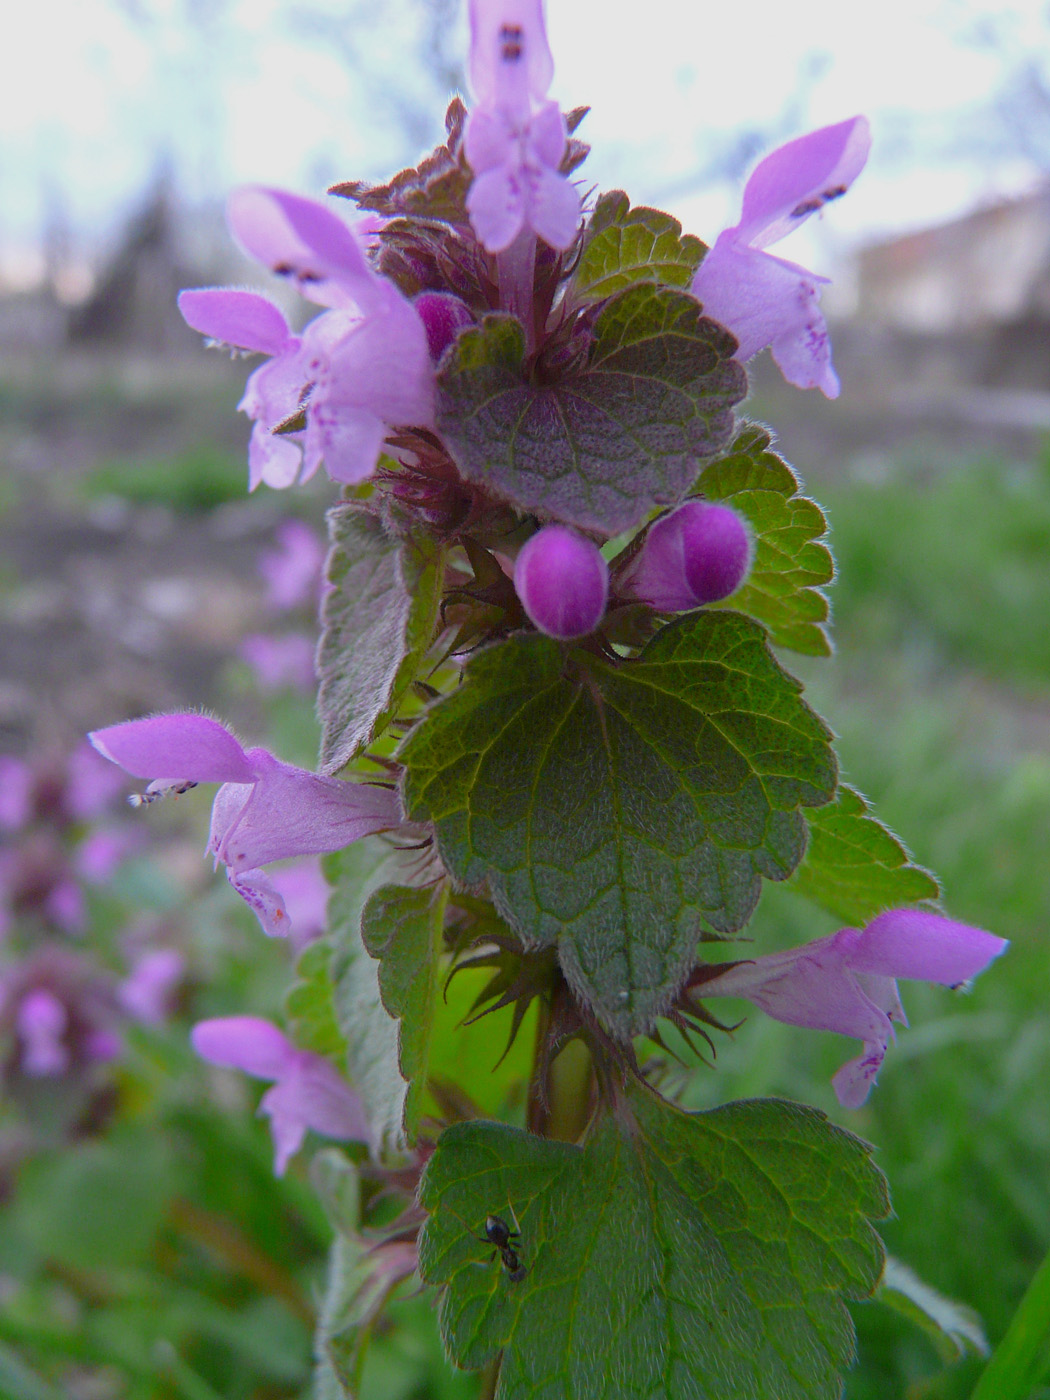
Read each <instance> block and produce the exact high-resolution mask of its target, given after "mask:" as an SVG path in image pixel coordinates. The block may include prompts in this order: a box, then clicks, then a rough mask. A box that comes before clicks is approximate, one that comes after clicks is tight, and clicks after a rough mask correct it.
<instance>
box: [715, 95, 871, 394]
mask: <svg viewBox="0 0 1050 1400" xmlns="http://www.w3.org/2000/svg"><path fill="white" fill-rule="evenodd" d="M870 146H871V133H870V131H869V128H868V121H867V118H866V117H851V118H850V120H849V121H844V122H838V123H837V124H836V125H835V126H825V127H821V129H820V130H819V131H811V132H810V133H809V135H808V136H800V137H799V138H798V139H797V140H795V141H789V142H788V143H787V145H786V146H781V147H780V148H779V149H778V150H775V151H773V152H772V154H771V155H768V156H766V158H765V160H763V161H760V162H759V164H758V165H757V166H756V168H755V170H754V173H753V174H752V176H751V178H750V180H748V182H747V186H746V188H745V190H744V207H743V210H742V212H741V216H740V222H739V223H738V224H737V225H736V226H735V227H733V228H727V229H725V230H724V232H722V233H720V234H719V235H718V239H717V241H716V242H715V244H714V246H713V247H712V248H711V250H710V252H709V253H708V254H707V256H706V257H705V258H704V260H703V262H702V263H701V264H700V267H699V269H698V270H697V273H696V276H695V277H694V279H693V294H694V296H696V297H698V298H699V299H700V301H701V302H702V303H703V306H704V310H705V312H706V313H707V314H708V315H709V316H711V317H712V318H713V319H714V320H716V321H719V322H721V324H722V325H724V326H726V327H727V328H728V329H729V330H730V331H732V333H733V334H734V335H735V336H736V338H737V340H738V341H739V342H740V348H739V349H738V351H737V357H738V358H739V359H741V360H749V359H750V358H751V356H752V355H757V353H758V352H759V350H763V349H765V347H766V346H767V345H768V346H769V347H770V348H771V350H772V352H773V358H774V360H776V362H777V364H778V365H779V367H780V370H781V372H782V373H783V375H784V378H785V379H786V380H787V381H788V383H789V384H795V385H797V387H798V388H800V389H821V390H823V392H824V393H825V394H826V395H827V397H828V398H829V399H833V398H836V397H837V396H838V392H839V381H838V377H837V376H836V374H835V371H834V370H833V369H832V367H831V347H830V346H829V344H828V330H827V326H826V325H825V323H824V317H823V316H822V315H821V314H820V307H819V305H818V302H819V298H820V291H819V284H820V283H822V282H826V281H827V280H828V279H827V278H826V277H818V276H817V275H816V274H815V273H812V272H807V271H806V269H805V268H802V267H798V266H797V265H796V264H795V263H790V262H785V261H784V259H783V258H778V257H775V256H774V255H773V254H772V253H766V252H763V251H762V250H763V249H764V248H767V247H768V246H769V244H771V243H776V242H778V240H779V239H781V238H783V237H784V236H785V234H788V233H790V232H791V231H792V229H795V228H798V226H799V225H800V224H802V223H804V222H805V220H806V219H808V218H809V216H810V215H811V214H815V213H816V212H817V211H818V210H819V209H822V208H823V207H824V205H825V204H827V203H828V202H829V201H830V200H833V199H838V198H839V197H840V196H841V195H844V194H845V193H846V191H847V190H848V189H849V187H850V185H851V184H852V183H853V181H854V180H855V179H856V178H857V176H858V175H859V174H860V172H861V170H863V168H864V163H865V161H866V160H867V158H868V151H869V149H870Z"/></svg>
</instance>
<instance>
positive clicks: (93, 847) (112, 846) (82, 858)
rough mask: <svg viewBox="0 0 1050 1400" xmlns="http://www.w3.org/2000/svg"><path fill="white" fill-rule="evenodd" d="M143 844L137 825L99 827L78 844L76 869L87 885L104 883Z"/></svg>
mask: <svg viewBox="0 0 1050 1400" xmlns="http://www.w3.org/2000/svg"><path fill="white" fill-rule="evenodd" d="M118 777H119V774H118ZM122 783H123V780H122ZM141 846H142V833H141V832H139V831H136V830H135V828H134V827H126V826H124V827H113V826H100V827H97V828H96V829H95V830H94V831H90V832H88V834H87V836H85V837H84V839H83V841H81V843H80V845H79V846H78V847H77V849H76V851H75V852H74V854H73V868H74V869H75V870H76V873H77V874H78V875H79V876H80V878H81V879H82V880H86V881H87V882H88V884H90V885H105V884H108V883H109V881H110V880H111V879H112V878H113V875H114V873H115V872H116V870H117V869H118V868H119V867H120V866H121V865H122V864H123V863H124V861H125V860H127V858H128V856H130V855H133V854H134V852H135V851H137V850H139V849H141Z"/></svg>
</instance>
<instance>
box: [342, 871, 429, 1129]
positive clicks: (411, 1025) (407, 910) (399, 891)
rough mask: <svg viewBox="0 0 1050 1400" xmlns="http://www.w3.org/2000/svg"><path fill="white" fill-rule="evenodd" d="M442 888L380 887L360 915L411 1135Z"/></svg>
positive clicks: (422, 1086)
mask: <svg viewBox="0 0 1050 1400" xmlns="http://www.w3.org/2000/svg"><path fill="white" fill-rule="evenodd" d="M447 901H448V886H447V884H442V885H441V886H440V887H439V888H437V889H434V888H431V889H421V890H417V889H410V888H405V887H404V886H402V885H383V886H382V887H381V888H380V889H378V890H376V891H375V893H374V894H373V895H371V896H370V897H369V900H368V903H367V904H366V905H365V908H364V912H363V914H362V916H361V936H362V938H363V939H364V944H365V947H366V948H367V949H368V951H369V953H370V954H371V956H372V957H373V958H376V959H377V960H378V961H379V992H380V995H381V996H382V998H383V1005H384V1006H385V1007H386V1009H387V1011H389V1012H390V1014H391V1016H395V1017H396V1018H397V1021H398V1034H397V1044H398V1066H399V1068H400V1070H401V1077H402V1078H403V1079H404V1080H405V1081H406V1083H407V1084H408V1086H409V1087H408V1092H407V1094H406V1096H405V1110H404V1121H405V1129H406V1131H407V1133H408V1135H409V1137H412V1136H414V1134H415V1129H416V1125H417V1124H418V1121H419V1114H420V1110H421V1107H422V1103H423V1098H424V1096H425V1094H426V1088H427V1068H428V1065H429V1061H430V1043H431V1039H432V1036H433V1032H434V1015H435V1003H436V1002H437V998H438V996H439V994H440V985H441V970H440V966H439V959H440V957H441V950H442V935H443V932H444V923H445V905H446V903H447Z"/></svg>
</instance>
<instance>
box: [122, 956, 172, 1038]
mask: <svg viewBox="0 0 1050 1400" xmlns="http://www.w3.org/2000/svg"><path fill="white" fill-rule="evenodd" d="M185 975H186V959H185V958H184V957H183V956H182V954H181V953H180V952H179V951H178V949H177V948H150V949H149V950H148V951H147V952H145V953H140V954H139V956H138V957H137V958H136V959H135V963H134V965H133V966H132V969H131V972H130V973H129V974H128V976H127V977H125V979H124V981H123V982H121V983H120V985H119V986H118V987H117V1000H118V1002H119V1003H120V1006H121V1008H122V1009H123V1010H124V1011H126V1012H127V1014H128V1015H129V1016H130V1017H132V1019H133V1020H135V1021H141V1022H142V1023H143V1024H144V1025H147V1026H159V1025H160V1024H161V1023H162V1022H163V1021H164V1020H166V1018H167V1016H168V1012H169V1010H170V1008H171V1001H172V998H173V996H174V994H175V991H176V989H177V987H178V985H179V983H180V982H181V981H182V979H183V977H184V976H185Z"/></svg>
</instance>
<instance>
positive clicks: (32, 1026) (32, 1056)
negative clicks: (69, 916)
mask: <svg viewBox="0 0 1050 1400" xmlns="http://www.w3.org/2000/svg"><path fill="white" fill-rule="evenodd" d="M117 1019H118V1018H117V1007H116V1004H115V1001H114V998H113V993H112V986H111V983H110V980H109V979H108V978H107V977H106V976H105V975H104V974H100V973H99V971H98V970H97V969H96V968H95V967H93V966H92V965H91V964H90V963H88V962H86V961H85V960H84V959H83V958H80V957H78V956H76V955H75V954H73V953H69V952H67V951H66V950H65V949H62V948H58V947H55V946H51V945H44V946H43V947H40V948H38V949H37V951H36V952H34V953H32V954H31V955H30V956H28V957H26V958H24V959H23V960H22V961H21V962H19V963H16V964H13V965H12V966H9V967H7V968H5V969H4V971H3V973H2V975H0V1033H2V1035H3V1038H4V1040H5V1042H7V1043H9V1044H10V1045H11V1054H10V1059H9V1060H8V1061H7V1063H6V1065H5V1072H7V1073H10V1072H11V1071H13V1072H14V1073H15V1074H16V1075H24V1076H26V1077H27V1078H29V1079H44V1078H56V1077H58V1076H63V1075H73V1076H81V1077H84V1076H88V1077H90V1076H91V1074H92V1073H93V1070H94V1067H95V1066H97V1065H98V1064H99V1063H100V1062H103V1061H107V1060H111V1059H113V1057H114V1056H115V1055H118V1054H119V1053H120V1050H121V1040H120V1036H119V1035H118V1034H117V1031H116V1023H117Z"/></svg>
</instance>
